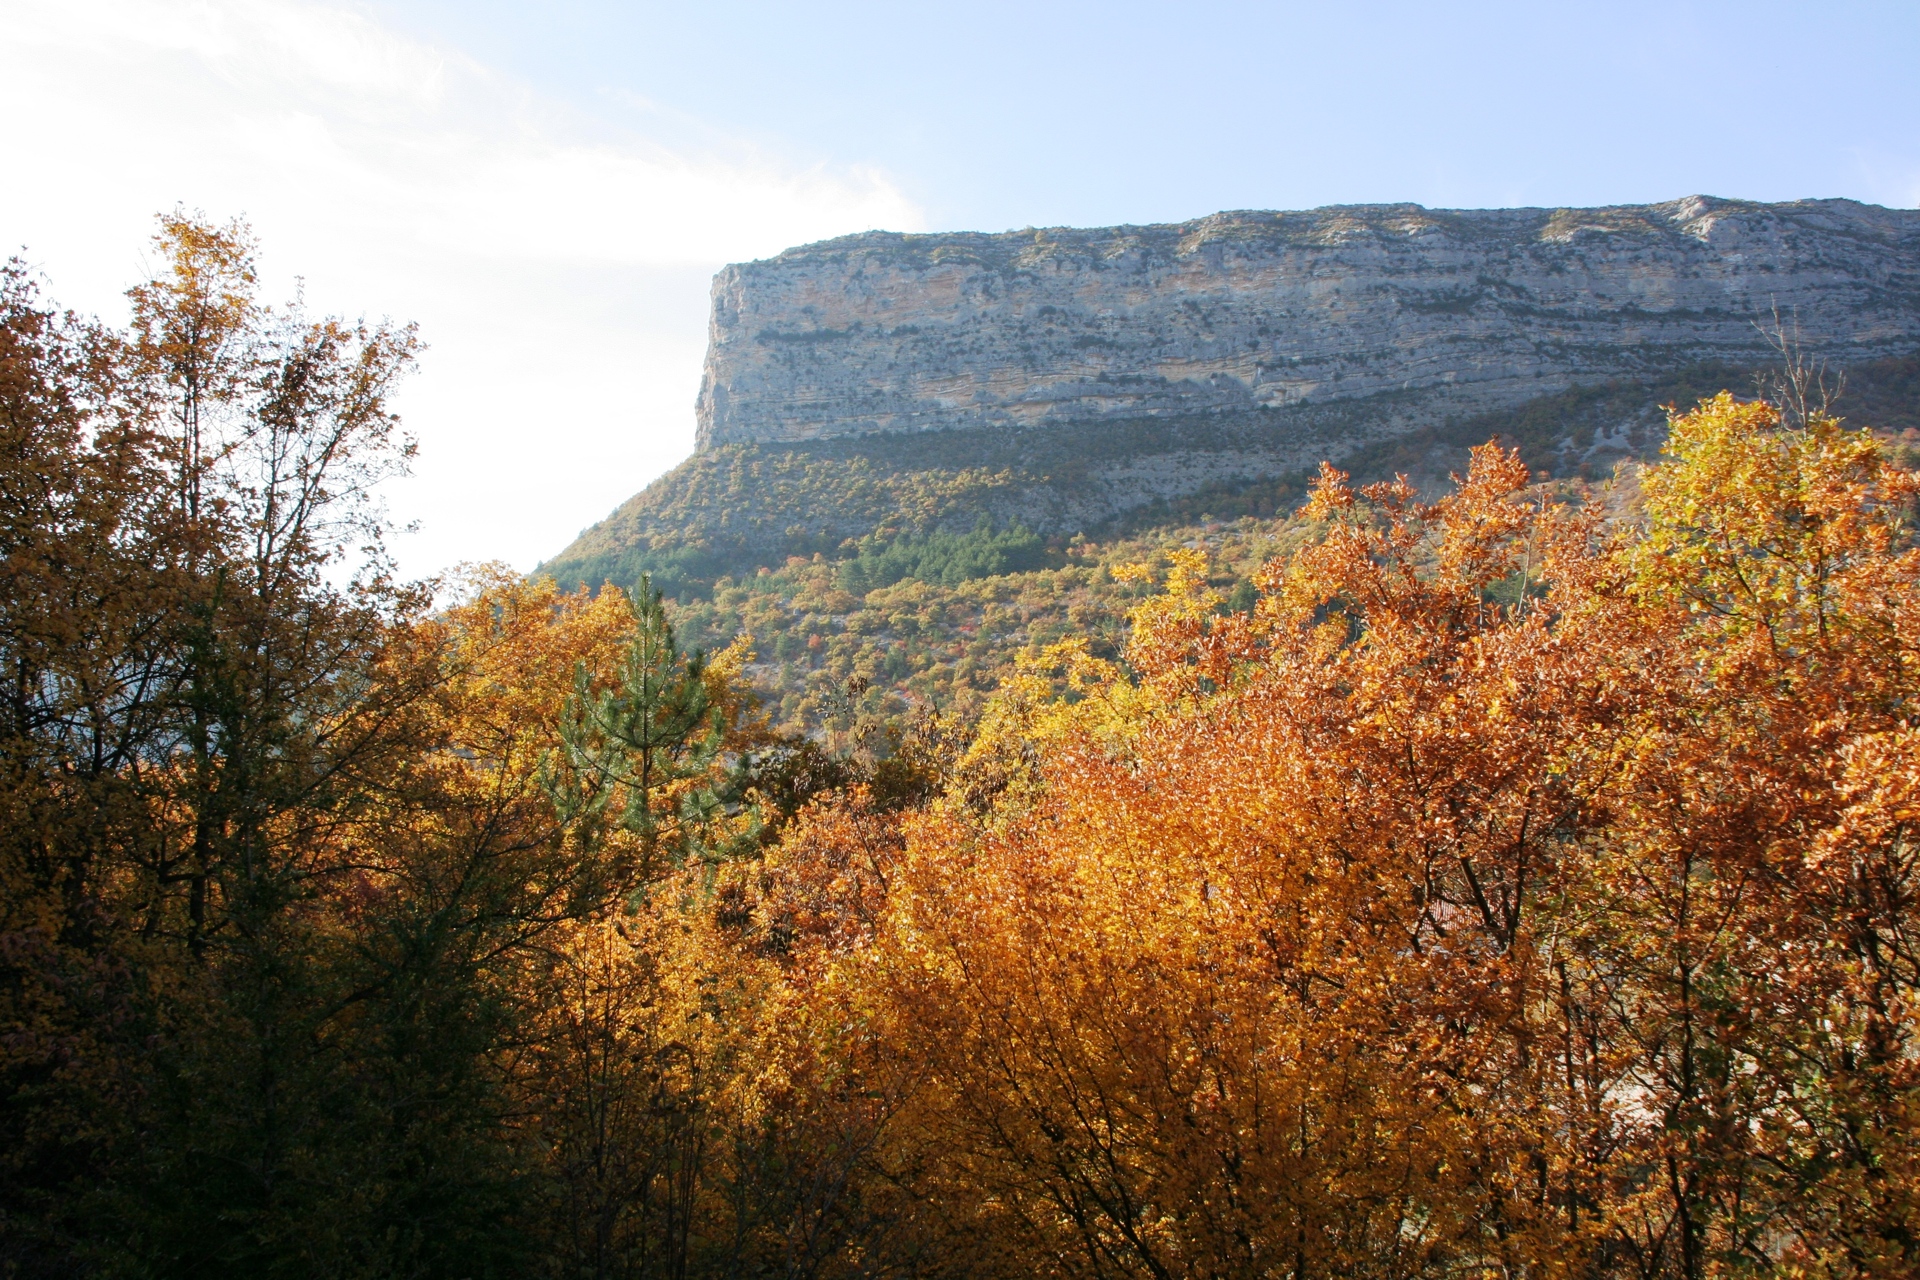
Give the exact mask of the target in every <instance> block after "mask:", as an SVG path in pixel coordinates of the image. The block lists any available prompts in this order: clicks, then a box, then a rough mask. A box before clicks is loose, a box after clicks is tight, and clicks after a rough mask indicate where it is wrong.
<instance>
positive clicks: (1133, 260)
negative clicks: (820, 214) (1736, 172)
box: [698, 197, 1920, 487]
mask: <svg viewBox="0 0 1920 1280" xmlns="http://www.w3.org/2000/svg"><path fill="white" fill-rule="evenodd" d="M1776 310H1777V311H1778V313H1779V314H1780V315H1781V316H1782V317H1783V318H1785V319H1787V320H1788V321H1789V323H1790V324H1794V325H1797V326H1798V329H1799V331H1800V335H1801V338H1802V340H1803V341H1804V343H1805V344H1806V346H1807V347H1808V348H1809V349H1810V350H1812V351H1814V352H1816V353H1819V354H1822V355H1826V356H1828V357H1830V358H1833V359H1835V360H1836V361H1839V362H1841V363H1849V362H1855V361H1864V360H1870V359H1875V358H1880V357H1885V356H1891V355H1902V354H1906V353H1908V352H1912V351H1914V350H1916V349H1920V212H1916V211H1912V210H1897V209H1884V208H1879V207H1877V206H1872V205H1863V204H1858V203H1855V202H1852V201H1845V200H1809V201H1798V202H1794V203H1790V204H1756V203H1748V202H1740V201H1729V200H1716V199H1709V198H1704V197H1694V198H1690V199H1686V200H1678V201H1673V202H1670V203H1666V204H1657V205H1643V206H1623V207H1615V208H1605V209H1562V210H1548V209H1502V210H1473V211H1443V210H1429V209H1423V208H1421V207H1419V206H1417V205H1371V206H1358V207H1341V208H1328V209H1318V210H1313V211H1309V212H1304V213H1262V212H1241V213H1222V214H1216V215H1214V216H1212V217H1209V218H1202V219H1199V220H1197V221H1194V222H1187V223H1179V224H1174V225H1165V226H1150V227H1112V228H1104V229H1099V230H1071V229H1047V230H1039V231H1031V230H1030V231H1022V232H1008V233H1005V234H1000V235H984V234H943V235H900V234H893V233H883V232H869V233H866V234H863V235H856V236H848V237H844V238H842V239H838V240H830V241H826V242H824V243H821V244H815V245H808V246H804V247H802V248H797V249H790V250H788V251H786V252H785V253H782V254H780V255H778V256H777V257H774V258H770V259H767V260H765V261H761V262H752V263H745V264H741V265H736V266H730V267H727V268H726V269H725V270H723V271H722V272H721V273H720V274H719V275H718V276H717V277H716V278H715V280H714V287H713V313H712V321H711V328H710V345H709V348H708V354H707V362H706V371H705V377H704V379H703V383H702V387H701V391H700V398H699V403H698V442H699V447H701V448H703V449H704V448H709V447H712V446H715V445H721V444H730V443H779V442H798V441H806V440H818V439H823V438H828V437H835V436H846V435H855V434H860V433H865V432H876V431H878V432H902V431H926V430H938V429H955V428H961V429H964V428H979V427H995V428H1032V427H1046V426H1051V425H1055V424H1065V423H1073V424H1087V423H1097V422H1101V421H1109V420H1111V421H1114V422H1138V421H1140V420H1143V419H1156V418H1179V419H1185V420H1194V419H1198V418H1212V419H1216V420H1219V421H1221V422H1222V423H1232V422H1244V423H1246V424H1248V425H1249V426H1255V425H1258V426H1259V427H1260V430H1259V435H1260V436H1261V437H1262V438H1263V439H1264V440H1265V441H1266V442H1267V445H1266V447H1267V449H1269V450H1271V451H1272V452H1273V455H1274V456H1273V457H1272V458H1270V459H1262V460H1261V462H1260V464H1259V466H1258V468H1257V469H1260V470H1266V469H1269V468H1270V467H1271V466H1274V465H1278V464H1280V463H1281V462H1282V460H1283V458H1282V455H1289V456H1287V457H1286V458H1285V461H1287V462H1292V461H1293V459H1292V457H1291V456H1290V455H1292V454H1293V453H1294V452H1296V450H1295V449H1293V448H1288V447H1286V446H1285V444H1284V441H1283V440H1282V439H1280V438H1276V437H1286V436H1289V435H1291V434H1292V432H1291V431H1289V430H1281V431H1278V432H1277V433H1276V432H1275V430H1273V428H1276V427H1280V426H1282V425H1283V424H1285V423H1286V422H1288V421H1290V420H1293V419H1295V418H1296V417H1297V416H1298V415H1296V414H1295V413H1292V412H1288V411H1290V410H1297V409H1300V408H1306V407H1311V406H1331V405H1332V404H1334V403H1335V402H1348V403H1352V402H1360V401H1376V400H1377V401H1378V407H1377V409H1372V410H1369V411H1367V412H1365V413H1362V414H1360V415H1359V418H1363V419H1365V425H1364V426H1362V425H1361V423H1360V421H1359V419H1356V420H1355V422H1354V426H1355V427H1356V428H1358V430H1359V432H1360V434H1361V435H1363V436H1371V437H1375V438H1378V437H1380V436H1382V435H1391V434H1395V433H1398V432H1402V431H1407V430H1413V429H1417V428H1419V427H1421V426H1424V425H1431V424H1432V423H1434V422H1436V421H1439V420H1441V419H1445V418H1458V417H1464V416H1466V415H1471V414H1478V413H1485V412H1488V411H1492V410H1498V409H1502V408H1507V407H1511V406H1515V405H1519V404H1522V403H1525V402H1527V401H1529V400H1534V399H1537V398H1539V397H1541V396H1543V395H1547V394H1551V393H1552V392H1555V391H1557V390H1559V389H1562V388H1565V387H1570V386H1574V385H1576V384H1582V383H1585V384H1592V383H1596V382H1601V381H1617V380H1620V379H1623V378H1627V379H1632V378H1640V377H1650V376H1653V375H1655V374H1657V373H1659V372H1660V371H1663V370H1670V369H1675V368H1680V367H1683V366H1687V365H1697V364H1703V363H1733V364H1740V363H1745V364H1752V363H1754V362H1755V361H1756V360H1757V359H1759V358H1760V357H1762V356H1763V355H1764V353H1765V345H1764V342H1763V339H1762V335H1761V333H1760V332H1759V330H1758V329H1757V328H1756V322H1763V323H1764V322H1770V317H1771V316H1772V315H1773V314H1774V313H1775V311H1776ZM1355 407H1356V408H1357V407H1358V406H1357V405H1356V406H1355ZM1317 416H1318V415H1314V414H1308V415H1305V417H1306V418H1313V417H1317ZM1302 421H1303V422H1304V419H1302ZM1312 434H1317V433H1312ZM1298 445H1299V448H1300V449H1303V450H1305V451H1307V452H1311V451H1312V450H1313V449H1315V448H1323V447H1324V442H1322V441H1312V442H1309V441H1308V440H1305V439H1302V440H1300V441H1299V442H1298ZM1336 452H1337V450H1336ZM1302 456H1304V454H1303V455H1302ZM1249 461H1251V460H1250V459H1249ZM1184 484H1185V480H1184V479H1183V480H1182V481H1180V482H1179V484H1178V485H1177V486H1176V487H1182V486H1184Z"/></svg>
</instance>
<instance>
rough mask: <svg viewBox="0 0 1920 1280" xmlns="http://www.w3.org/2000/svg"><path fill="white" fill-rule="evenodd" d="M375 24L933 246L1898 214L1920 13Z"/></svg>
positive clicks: (1138, 14)
mask: <svg viewBox="0 0 1920 1280" xmlns="http://www.w3.org/2000/svg"><path fill="white" fill-rule="evenodd" d="M377 8H378V9H379V11H380V12H382V13H384V14H387V15H390V17H391V19H392V20H393V21H394V22H396V23H397V24H399V25H401V26H403V27H406V28H408V29H411V30H413V31H416V32H418V33H420V34H421V35H424V36H432V37H435V38H439V39H446V40H451V41H453V42H455V43H458V44H459V45H461V46H462V47H464V48H467V49H469V50H472V51H473V52H475V53H476V54H477V55H479V56H481V57H483V58H484V59H485V60H486V61H488V62H490V63H494V64H496V65H500V66H506V67H511V68H513V69H514V70H515V71H516V72H517V73H519V74H521V75H523V76H525V77H526V78H527V79H528V80H530V81H532V82H534V83H536V84H538V85H540V86H541V87H542V88H543V89H545V90H546V91H548V92H550V93H553V94H554V95H556V96H562V97H565V98H566V99H568V100H570V101H571V102H573V103H574V104H576V105H577V106H578V107H579V108H580V109H581V110H583V111H585V112H589V113H592V114H594V115H596V116H599V117H601V118H603V119H605V120H606V121H608V122H609V123H627V124H630V125H631V126H633V127H637V128H641V129H644V130H648V131H650V132H651V131H656V130H661V129H675V128H677V129H681V130H685V131H687V133H688V134H689V135H697V133H698V131H699V130H700V129H702V128H703V127H704V128H709V129H715V130H718V131H721V132H722V133H724V134H725V135H727V136H729V137H733V138H741V139H751V140H753V141H756V142H758V143H759V144H761V145H763V146H765V147H767V148H769V149H772V150H777V151H780V152H782V153H785V154H787V155H789V156H792V157H794V158H795V159H798V160H812V161H820V162H826V163H831V164H842V165H845V164H864V165H872V166H875V167H877V168H880V169H882V170H884V171H885V172H887V173H888V174H890V175H891V176H892V177H893V179H894V180H895V181H896V182H897V183H899V184H900V186H901V187H902V189H903V190H904V191H905V193H906V194H907V195H908V196H909V197H911V198H912V199H913V200H915V201H916V202H917V203H919V204H920V205H921V206H922V207H923V208H924V209H925V210H926V213H927V216H928V219H929V221H930V224H931V225H932V226H934V227H937V228H974V229H993V230H997V229H1001V228H1006V227H1019V226H1026V225H1050V224H1069V225H1092V224H1106V223H1113V222H1148V221H1166V220H1177V219H1182V218H1190V217H1194V216H1196V215H1200V214H1205V213H1210V212H1213V211H1214V210H1217V209H1223V208H1299V207H1310V206H1314V205H1320V204H1334V203H1354V202H1367V201H1399V200H1412V201H1416V202H1419V203H1422V204H1427V205H1433V206H1450V205H1451V206H1487V205H1514V204H1536V205H1566V204H1575V205H1580V204H1607V203H1627V202H1640V201H1652V200H1666V199H1672V198H1674V197H1676V196H1682V195H1689V194H1694V193H1696V192H1705V193H1710V194H1716V195H1726V196H1745V197H1751V198H1757V199H1767V200H1775V199H1791V198H1794V197H1799V196H1852V197H1854V198H1856V199H1861V200H1870V201H1874V202H1877V203H1885V204H1901V205H1912V204H1914V203H1916V202H1920V2H1917V0H1905V2H1904V3H1861V4H1848V3H1824V4H1812V3H1796V4H1781V3H1763V2H1756V0H1744V2H1743V3H1724V2H1723V3H1706V4H1688V3H1613V4H1590V3H1589V4H1551V3H1533V4H1513V3H1478V4H1433V3H1427V4H1394V3H1351V4H1324V3H1323V4H1301V3H1231V2H1227V3H1223V2H1213V3H1205V2H1189V3H1181V4H1169V3H1139V2H1138V0H1132V2H1128V0H1120V2H1115V3H1105V4H1086V3H1004V2H1001V0H994V2H991V3H973V4H924V5H914V4H884V3H821V4H792V3H788V4H764V3H743V2H740V0H704V2H702V3H678V4H661V3H605V2H592V0H548V2H547V3H543V4H538V5H530V4H524V3H508V2H506V0H378V2H377Z"/></svg>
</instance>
